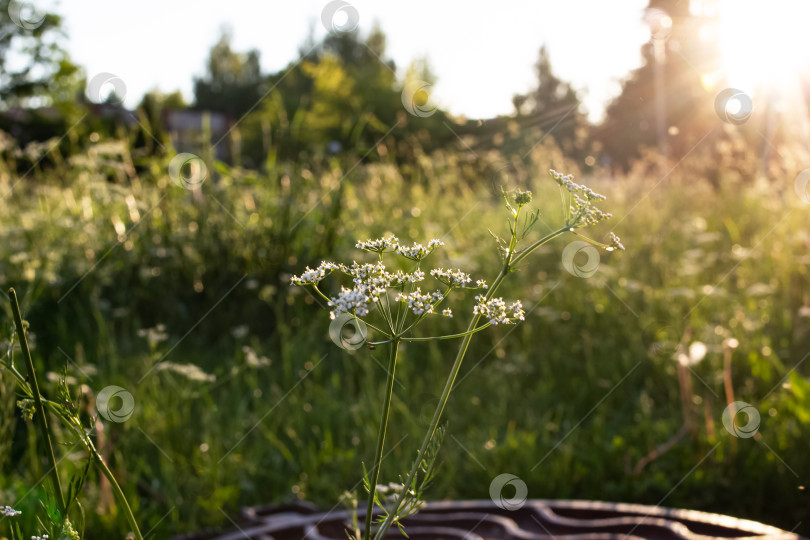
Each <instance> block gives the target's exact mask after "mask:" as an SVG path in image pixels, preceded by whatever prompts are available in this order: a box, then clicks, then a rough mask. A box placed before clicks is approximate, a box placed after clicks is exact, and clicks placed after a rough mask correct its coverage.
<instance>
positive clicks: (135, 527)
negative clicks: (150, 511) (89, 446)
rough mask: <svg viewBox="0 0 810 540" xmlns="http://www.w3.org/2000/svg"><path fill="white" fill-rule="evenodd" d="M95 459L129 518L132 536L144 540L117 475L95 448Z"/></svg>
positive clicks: (136, 539) (137, 539)
mask: <svg viewBox="0 0 810 540" xmlns="http://www.w3.org/2000/svg"><path fill="white" fill-rule="evenodd" d="M93 457H94V458H95V460H96V464H97V465H98V468H99V469H101V472H102V473H103V474H104V476H106V477H107V480H108V481H109V482H110V487H111V488H112V490H113V494H114V495H115V498H116V499H118V504H120V505H121V506H122V507H123V509H124V516H125V517H126V518H127V523H129V526H130V527H131V528H132V534H133V535H134V536H135V540H143V536H141V531H140V529H139V528H138V522H137V521H135V515H134V514H133V513H132V508H130V507H129V502H128V501H127V497H126V495H124V491H123V490H122V489H121V486H119V485H118V482H117V481H116V479H115V475H113V473H112V471H111V470H110V468H109V467H107V464H106V463H104V460H103V459H102V458H101V455H100V454H99V453H98V451H97V450H96V449H95V447H93Z"/></svg>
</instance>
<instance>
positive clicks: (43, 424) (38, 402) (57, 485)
mask: <svg viewBox="0 0 810 540" xmlns="http://www.w3.org/2000/svg"><path fill="white" fill-rule="evenodd" d="M8 297H9V302H10V303H11V311H12V313H13V314H14V325H15V326H16V327H17V336H18V337H19V338H20V348H21V349H22V355H23V358H24V359H25V367H26V369H27V370H28V379H29V381H28V382H29V384H30V385H31V392H32V394H33V399H34V407H36V416H37V423H38V424H39V429H40V431H41V433H42V438H43V440H44V441H45V456H46V457H47V459H48V465H50V467H51V469H50V477H51V482H53V488H54V491H56V504H57V506H58V508H59V514H60V515H61V516H62V519H63V520H64V519H67V509H66V508H65V495H64V493H63V492H62V482H61V481H60V480H59V469H58V468H57V466H56V456H55V455H54V452H53V444H51V432H50V430H49V429H48V417H47V416H45V407H43V405H42V397H41V396H40V393H39V384H38V383H37V374H36V372H35V371H34V362H33V360H31V351H30V350H29V348H28V339H27V338H26V336H25V328H24V327H23V321H22V314H21V313H20V305H19V303H18V302H17V293H16V292H15V291H14V289H13V288H11V289H9V290H8Z"/></svg>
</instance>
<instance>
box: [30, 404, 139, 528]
mask: <svg viewBox="0 0 810 540" xmlns="http://www.w3.org/2000/svg"><path fill="white" fill-rule="evenodd" d="M44 403H45V405H47V406H48V407H50V408H51V409H52V412H53V413H54V414H55V415H56V417H57V418H59V419H60V420H62V423H63V424H65V425H66V426H67V427H68V428H70V429H72V430H73V431H74V432H75V433H76V436H77V437H78V438H79V441H81V443H82V445H83V446H84V448H85V450H87V453H89V454H90V455H91V456H92V458H93V460H94V461H95V462H96V465H97V466H98V468H99V469H101V473H102V474H103V475H104V476H105V477H106V478H107V480H108V481H109V482H110V487H111V488H112V490H113V495H114V496H115V499H116V500H117V501H118V504H120V505H121V507H122V508H123V509H124V514H125V517H126V519H127V523H128V524H129V526H130V527H132V534H133V535H134V536H135V540H143V536H142V535H141V531H140V529H139V528H138V522H137V521H135V515H134V514H133V513H132V508H130V506H129V502H128V501H127V498H126V495H124V491H123V490H122V489H121V486H120V485H119V484H118V481H117V480H116V479H115V475H113V473H112V471H111V470H110V468H109V467H108V466H107V464H106V463H105V462H104V458H102V457H101V454H100V453H99V452H98V450H97V449H96V445H95V444H93V440H92V439H91V438H90V436H89V435H88V434H87V432H85V430H84V428H83V427H82V424H81V422H80V421H79V419H78V418H76V417H75V416H73V415H69V414H66V412H65V408H64V407H63V406H61V405H60V404H58V403H55V402H53V401H49V400H45V402H44Z"/></svg>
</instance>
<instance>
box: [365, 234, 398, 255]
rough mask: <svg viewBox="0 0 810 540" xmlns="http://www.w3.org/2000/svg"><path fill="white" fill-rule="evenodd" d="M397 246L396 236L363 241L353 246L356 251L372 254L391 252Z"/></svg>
mask: <svg viewBox="0 0 810 540" xmlns="http://www.w3.org/2000/svg"><path fill="white" fill-rule="evenodd" d="M397 246H399V239H398V238H397V237H396V236H389V237H388V238H377V239H376V240H365V241H360V242H357V244H355V247H356V248H358V249H364V250H366V251H371V252H372V253H385V252H386V251H393V250H395V249H396V248H397Z"/></svg>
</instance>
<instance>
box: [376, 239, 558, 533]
mask: <svg viewBox="0 0 810 540" xmlns="http://www.w3.org/2000/svg"><path fill="white" fill-rule="evenodd" d="M566 231H568V228H567V227H563V228H561V229H558V230H556V231H554V232H552V233H549V234H547V235H546V236H544V237H543V238H541V239H540V240H538V241H537V242H535V243H534V244H532V245H530V246H529V247H527V248H526V249H524V250H523V251H521V252H520V253H519V254H518V255H517V256H516V257H515V258H514V260H512V255H513V254H514V248H515V240H516V238H515V235H514V234H513V236H512V241H511V242H510V245H509V252H508V253H507V255H506V259H505V260H504V264H503V267H502V268H501V271H500V273H499V274H498V277H497V278H495V281H494V282H493V283H492V286H491V287H490V288H489V292H487V294H486V296H485V297H484V301H487V300H491V299H492V297H493V296H494V295H495V291H497V290H498V287H499V286H500V285H501V283H502V282H503V280H504V279H505V278H506V276H507V274H509V272H510V271H511V267H512V265H514V264H517V263H518V262H520V261H521V260H523V259H524V258H525V257H526V256H527V255H528V254H529V253H531V252H532V251H534V250H535V249H537V248H538V247H540V246H542V245H543V244H546V243H548V242H550V241H551V240H553V239H554V238H557V237H558V236H560V235H561V234H563V233H565V232H566ZM480 318H481V316H480V315H475V316H473V318H472V320H471V321H470V324H469V326H468V327H467V332H465V333H466V334H467V335H466V336H465V337H464V339H463V340H462V342H461V345H459V348H458V353H457V354H456V360H455V362H454V363H453V367H452V368H451V369H450V374H449V375H448V377H447V381H446V382H445V385H444V390H443V391H442V395H441V398H439V404H438V405H437V406H436V410H435V411H434V413H433V419H432V420H431V421H430V427H429V428H428V431H427V433H426V434H425V438H424V439H423V440H422V447H421V448H420V449H419V454H418V455H417V458H416V460H415V461H414V464H413V466H411V470H410V472H409V473H408V478H407V480H405V482H404V485H405V486H410V485H411V483H412V482H413V480H414V478H415V477H416V473H417V471H418V470H419V462H420V461H421V458H422V456H424V455H425V452H427V449H428V446H429V445H430V442H431V440H432V439H433V435H434V433H435V432H436V429H437V428H438V427H439V421H440V420H441V417H442V412H444V407H445V405H446V404H447V400H448V399H449V398H450V392H451V391H452V390H453V384H454V383H455V380H456V377H457V376H458V372H459V370H460V369H461V363H462V361H463V360H464V356H465V355H466V354H467V347H468V346H469V345H470V340H471V339H472V336H473V334H472V333H470V332H472V331H473V330H474V329H475V327H476V325H477V324H478V321H479V319H480ZM404 498H405V490H403V492H402V493H400V495H399V496H398V497H397V500H396V502H395V503H394V507H393V508H392V509H391V511H390V512H389V514H388V517H387V518H386V519H385V521H383V523H382V524H381V525H380V528H379V529H378V530H377V534H376V535H375V537H374V538H375V539H382V538H384V537H385V533H386V532H387V531H388V529H389V528H390V527H391V525H392V524H393V520H394V519H395V517H396V514H397V511H398V510H399V507H400V505H401V504H402V502H403V500H404ZM367 538H368V537H367Z"/></svg>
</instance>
